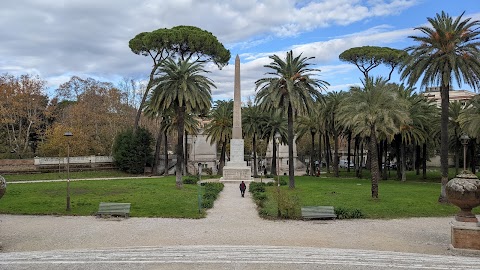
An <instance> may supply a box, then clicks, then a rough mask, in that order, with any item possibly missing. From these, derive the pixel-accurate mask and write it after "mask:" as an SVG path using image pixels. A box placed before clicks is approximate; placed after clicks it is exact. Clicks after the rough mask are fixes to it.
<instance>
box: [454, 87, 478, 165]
mask: <svg viewBox="0 0 480 270" xmlns="http://www.w3.org/2000/svg"><path fill="white" fill-rule="evenodd" d="M459 120H460V126H461V128H462V129H463V130H464V131H465V132H466V133H467V134H468V135H469V136H470V137H471V138H472V140H471V143H473V145H474V146H473V147H470V149H471V151H472V155H471V156H472V162H471V166H472V173H475V171H476V164H477V158H476V157H477V155H476V154H475V149H476V147H477V144H476V143H477V141H478V139H479V138H480V96H476V97H474V98H473V99H472V100H470V101H469V102H468V103H467V106H466V107H465V109H464V110H463V111H462V112H461V113H460V117H459Z"/></svg>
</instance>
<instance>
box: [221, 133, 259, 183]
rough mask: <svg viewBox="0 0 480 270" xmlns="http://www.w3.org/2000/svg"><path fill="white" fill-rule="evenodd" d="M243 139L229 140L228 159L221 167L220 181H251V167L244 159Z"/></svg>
mask: <svg viewBox="0 0 480 270" xmlns="http://www.w3.org/2000/svg"><path fill="white" fill-rule="evenodd" d="M243 149H244V141H243V139H231V140H230V161H228V162H227V164H226V165H225V167H223V177H222V178H221V179H220V181H253V178H252V169H251V168H250V166H247V162H246V161H245V160H244V153H243Z"/></svg>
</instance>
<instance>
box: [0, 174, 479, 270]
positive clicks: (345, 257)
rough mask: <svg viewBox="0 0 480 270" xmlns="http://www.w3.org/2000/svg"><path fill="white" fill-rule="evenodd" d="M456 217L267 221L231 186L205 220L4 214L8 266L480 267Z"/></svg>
mask: <svg viewBox="0 0 480 270" xmlns="http://www.w3.org/2000/svg"><path fill="white" fill-rule="evenodd" d="M451 220H452V219H451V218H413V219H398V220H335V221H291V220H290V221H270V220H263V219H261V218H260V217H258V215H257V212H256V209H255V205H254V203H253V201H252V199H251V197H250V194H249V193H246V196H245V198H242V197H241V196H240V191H239V188H238V183H226V184H225V188H224V191H223V192H222V193H221V194H220V197H219V199H218V200H217V201H216V202H215V207H214V208H213V209H211V210H209V212H208V216H207V218H205V219H199V220H193V219H164V218H129V219H101V218H95V217H72V216H61V217H54V216H16V215H13V216H12V215H0V242H2V244H3V251H4V252H3V253H0V268H1V269H29V267H31V263H32V261H44V263H42V264H41V265H45V268H40V267H38V268H37V266H39V265H35V267H34V268H37V269H64V268H68V266H69V264H75V265H83V266H84V267H83V268H75V269H88V268H89V267H86V266H88V265H89V264H94V263H97V264H98V265H95V266H98V267H93V268H97V269H128V268H131V267H132V265H135V268H139V269H167V268H168V269H185V268H192V267H189V266H188V264H194V265H195V267H194V268H196V269H211V268H212V265H213V266H215V267H213V268H219V269H230V268H235V269H273V268H275V269H291V268H292V267H291V266H292V265H295V267H293V268H297V269H312V268H313V267H312V265H314V266H315V268H313V269H387V268H394V269H401V268H408V269H454V264H457V267H458V266H460V267H458V268H456V269H480V258H479V257H476V256H478V255H474V254H470V253H465V254H462V253H459V252H458V251H452V250H450V249H449V243H450V222H451ZM412 253H417V254H412ZM439 255H441V256H439ZM446 255H447V256H446ZM448 255H454V256H456V257H453V256H448ZM458 255H468V256H469V257H458ZM332 256H333V257H332ZM472 256H473V257H472ZM239 258H245V259H246V260H247V261H246V262H244V261H243V262H238V259H239ZM336 261H338V262H336ZM389 262H390V263H389ZM450 262H451V263H450ZM7 265H9V267H10V265H12V266H11V267H14V268H4V267H6V266H7ZM442 265H443V266H442ZM46 266H50V267H46ZM90 266H91V265H90ZM153 266H155V267H153ZM167 266H170V267H167ZM297 266H298V267H297ZM300 266H302V267H305V268H300ZM340 266H344V267H340ZM150 267H153V268H150ZM162 267H166V268H162ZM322 267H325V268H322ZM336 267H338V268H336ZM349 267H350V268H349Z"/></svg>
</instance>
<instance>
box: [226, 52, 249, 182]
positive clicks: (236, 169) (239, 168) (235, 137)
mask: <svg viewBox="0 0 480 270" xmlns="http://www.w3.org/2000/svg"><path fill="white" fill-rule="evenodd" d="M241 105H242V95H241V93H240V58H239V57H238V55H237V57H235V80H234V93H233V129H232V139H231V140H230V161H228V162H227V164H226V165H225V167H223V177H222V180H223V181H239V180H247V181H250V180H252V177H251V168H250V166H247V162H245V160H244V152H243V151H244V141H243V138H242V106H241Z"/></svg>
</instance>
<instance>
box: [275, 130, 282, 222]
mask: <svg viewBox="0 0 480 270" xmlns="http://www.w3.org/2000/svg"><path fill="white" fill-rule="evenodd" d="M274 138H275V143H276V144H277V153H280V151H278V150H279V146H280V138H281V135H280V133H278V132H276V133H275V136H274ZM279 157H280V155H277V194H278V196H277V216H278V217H280V216H281V215H282V213H281V211H280V166H279V164H278V160H279Z"/></svg>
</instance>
